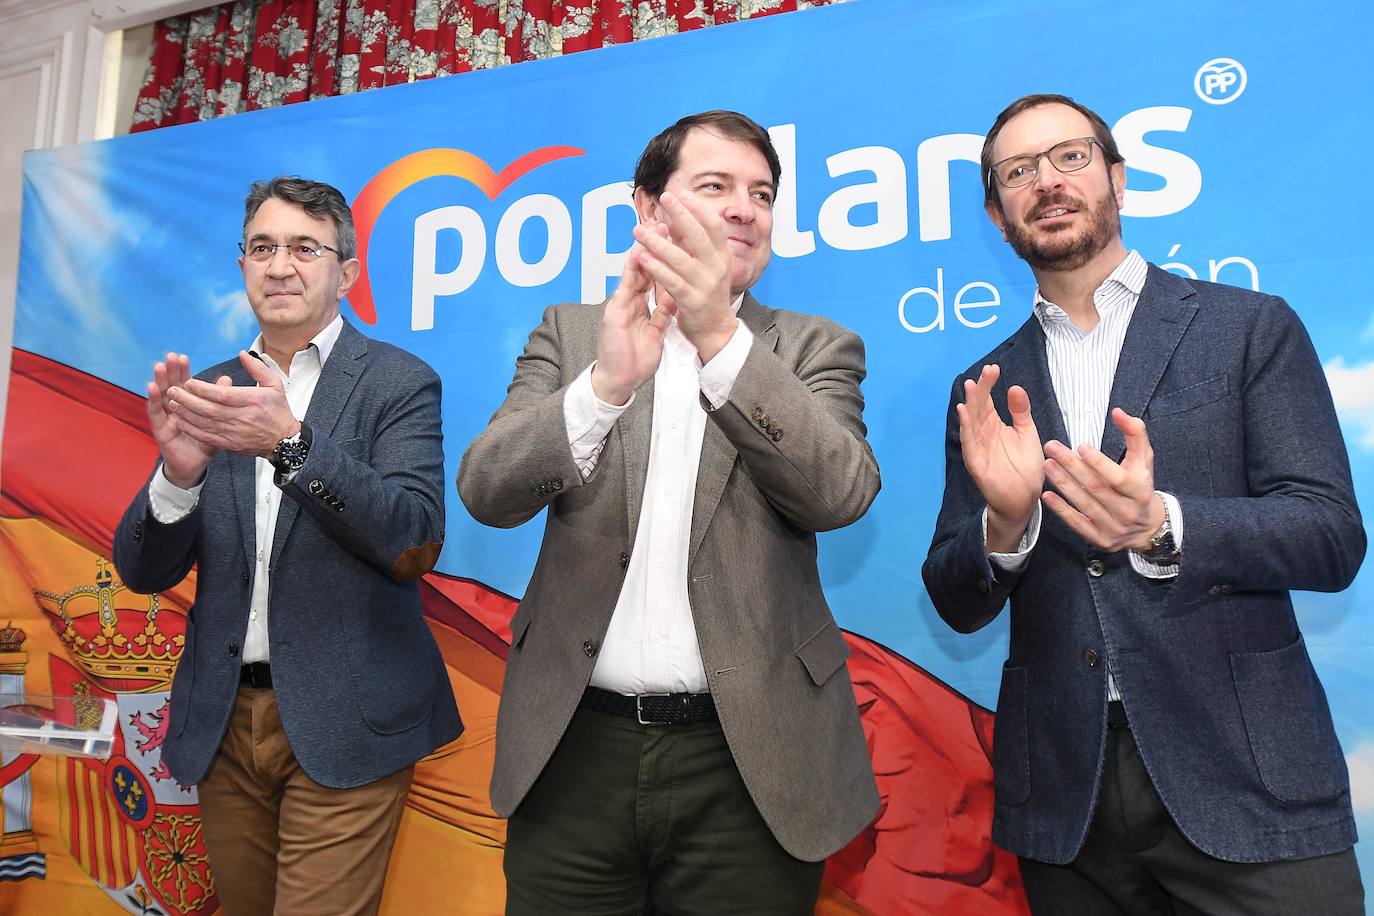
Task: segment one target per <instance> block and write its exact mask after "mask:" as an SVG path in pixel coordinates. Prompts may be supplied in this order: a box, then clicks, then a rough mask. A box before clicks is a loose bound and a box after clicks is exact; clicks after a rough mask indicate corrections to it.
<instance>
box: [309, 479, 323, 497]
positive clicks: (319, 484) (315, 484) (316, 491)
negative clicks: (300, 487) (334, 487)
mask: <svg viewBox="0 0 1374 916" xmlns="http://www.w3.org/2000/svg"><path fill="white" fill-rule="evenodd" d="M306 489H308V490H309V491H310V493H311V495H312V496H319V495H320V494H321V493H323V492H324V481H323V480H319V479H315V480H312V481H310V486H309V487H307V488H306Z"/></svg>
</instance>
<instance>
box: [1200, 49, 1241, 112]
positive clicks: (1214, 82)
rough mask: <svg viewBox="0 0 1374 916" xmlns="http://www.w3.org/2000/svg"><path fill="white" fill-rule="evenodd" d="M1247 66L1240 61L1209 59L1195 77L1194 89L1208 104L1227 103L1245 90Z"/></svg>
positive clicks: (1226, 58) (1238, 96)
mask: <svg viewBox="0 0 1374 916" xmlns="http://www.w3.org/2000/svg"><path fill="white" fill-rule="evenodd" d="M1245 82H1246V77H1245V68H1244V67H1242V66H1241V65H1240V61H1238V60H1232V59H1231V58H1229V57H1217V58H1214V59H1212V60H1209V61H1207V63H1205V64H1203V65H1202V69H1200V70H1198V72H1197V75H1196V76H1194V77H1193V91H1194V92H1196V93H1197V97H1198V98H1200V99H1202V100H1203V101H1204V102H1206V103H1207V104H1208V105H1225V104H1226V103H1228V102H1234V101H1235V100H1236V99H1238V98H1240V95H1241V93H1242V92H1244V91H1245Z"/></svg>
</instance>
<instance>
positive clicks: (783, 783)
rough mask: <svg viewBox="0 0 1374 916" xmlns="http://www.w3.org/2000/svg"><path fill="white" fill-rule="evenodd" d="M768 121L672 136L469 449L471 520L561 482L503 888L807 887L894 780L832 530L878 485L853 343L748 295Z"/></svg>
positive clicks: (676, 892)
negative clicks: (866, 726) (877, 774)
mask: <svg viewBox="0 0 1374 916" xmlns="http://www.w3.org/2000/svg"><path fill="white" fill-rule="evenodd" d="M779 171H780V167H779V162H778V158H777V154H776V153H775V152H774V150H773V146H772V143H771V142H770V141H769V138H768V134H767V133H766V132H765V131H764V130H763V129H762V128H761V127H759V126H758V125H757V124H756V123H754V122H753V121H752V120H750V119H749V118H747V117H745V116H743V115H740V114H736V113H734V112H723V111H713V112H705V113H703V114H698V115H692V116H689V117H687V118H683V119H682V120H680V121H678V122H677V123H676V124H674V125H673V126H671V127H669V128H668V129H666V130H665V131H663V132H662V133H661V134H659V135H658V136H657V137H655V138H654V139H653V140H652V141H651V142H650V143H649V145H648V147H647V148H646V149H645V151H644V153H643V155H642V156H641V157H640V161H639V164H638V166H637V167H636V170H635V191H634V201H635V208H636V211H637V213H638V217H639V223H638V225H637V226H636V227H635V230H634V235H635V240H636V243H635V245H634V247H633V248H632V249H631V252H630V254H629V256H628V258H627V261H626V264H625V269H624V273H623V274H622V276H621V280H620V285H619V287H618V288H617V290H616V291H615V293H614V294H613V295H612V296H611V298H610V299H609V300H608V301H606V302H604V303H601V304H597V305H578V304H565V305H558V306H554V307H551V308H549V309H548V310H547V311H546V312H545V313H544V318H543V321H542V323H541V324H540V325H539V326H538V327H537V328H536V329H535V330H534V332H533V333H532V334H531V335H530V339H529V343H528V344H527V346H526V347H525V351H524V353H523V354H522V355H521V356H520V358H519V359H518V360H517V362H516V373H515V379H514V381H513V382H512V383H511V385H510V389H509V391H508V393H507V396H506V400H505V403H504V404H502V405H501V408H500V409H499V410H498V411H497V412H496V414H495V416H493V417H492V419H491V422H490V423H489V424H488V426H487V428H486V430H484V431H483V432H482V434H481V435H480V436H478V437H477V439H476V441H474V442H473V444H472V445H471V447H470V448H469V449H468V451H467V453H466V454H465V455H464V456H463V463H462V467H461V469H460V470H459V472H458V491H459V494H460V495H461V496H462V499H463V502H464V504H466V505H467V507H468V509H469V511H471V512H472V514H473V516H474V517H475V518H477V519H478V520H479V521H481V522H483V523H485V524H489V525H496V526H500V527H513V526H515V525H519V524H522V523H524V522H526V521H528V520H529V519H531V518H533V517H534V516H535V515H537V514H538V513H539V512H540V511H541V510H543V509H545V508H546V507H547V508H548V514H547V516H546V522H545V533H544V541H543V547H542V549H541V550H540V554H539V560H538V562H537V564H536V566H535V569H534V573H533V576H532V578H531V580H530V584H529V588H528V590H527V591H526V593H525V598H524V600H523V601H522V602H521V604H520V608H519V610H518V611H517V612H516V614H515V617H514V619H513V620H512V621H511V637H512V638H511V652H510V658H509V662H508V665H507V668H506V681H505V686H504V688H503V691H502V697H501V710H500V715H499V721H498V726H497V739H496V764H495V773H494V776H493V779H492V788H491V795H492V801H493V804H494V805H495V807H496V810H497V812H499V813H500V814H503V815H506V816H508V817H510V830H509V837H508V842H507V847H506V866H505V867H506V877H507V884H508V903H507V912H508V913H520V914H523V913H595V914H598V916H605V914H612V913H626V914H639V913H644V912H650V911H655V910H656V911H659V912H673V913H679V912H684V913H685V912H692V913H698V912H700V913H722V912H732V913H745V912H748V913H779V914H781V913H789V914H791V913H810V912H811V911H812V910H813V908H814V905H815V900H816V896H817V892H818V889H819V886H820V880H821V872H822V868H823V860H824V859H825V858H826V857H827V856H829V855H830V854H831V853H833V852H835V851H836V850H838V849H840V848H841V847H843V846H844V845H845V844H846V843H847V842H848V841H849V840H850V839H851V838H852V837H854V836H855V835H856V834H857V833H858V832H859V831H860V830H862V829H863V828H864V827H865V826H866V825H867V824H868V823H869V822H870V820H871V819H872V818H873V816H874V814H875V812H876V809H877V804H878V795H877V789H876V787H875V785H874V781H873V773H872V766H871V764H870V762H869V758H868V753H867V748H866V746H865V743H864V736H863V732H862V729H861V728H860V725H859V717H858V712H857V709H856V707H855V702H854V693H853V686H852V684H851V682H850V679H849V674H848V671H847V669H846V667H845V658H846V656H847V655H848V649H847V648H846V646H845V643H844V640H843V638H842V637H841V635H840V631H839V629H838V628H837V627H836V625H835V621H834V618H833V617H832V615H831V612H830V608H829V607H828V606H827V605H826V602H825V596H824V594H823V593H822V591H821V586H820V576H819V573H818V571H817V568H816V535H815V533H816V532H817V531H825V530H829V529H833V528H839V527H842V526H844V525H848V524H850V523H852V522H854V521H856V520H857V519H858V518H859V517H860V516H862V515H863V514H864V512H865V511H867V509H868V506H869V504H870V503H872V501H873V498H874V497H875V496H876V495H877V492H878V488H879V479H878V466H877V463H876V462H875V461H874V459H873V454H872V451H871V450H870V449H869V446H868V443H867V442H866V441H865V427H864V423H863V396H862V395H861V393H860V391H859V385H860V382H861V381H862V380H863V378H864V374H865V373H864V351H863V343H862V341H861V340H860V339H859V338H858V336H856V335H855V334H853V333H851V332H849V331H847V330H845V329H844V328H842V327H840V326H838V325H836V324H835V323H834V322H832V321H829V320H827V319H825V318H821V317H818V316H814V315H803V314H798V313H795V312H786V311H781V310H776V309H770V308H766V307H765V306H763V305H760V304H759V303H758V302H757V301H756V300H755V299H754V298H753V297H752V296H750V295H749V294H748V292H747V291H748V289H749V287H750V286H752V285H753V284H754V282H755V281H756V280H757V279H758V278H759V275H760V274H761V273H762V272H763V269H764V267H765V266H766V265H767V263H768V258H769V255H770V253H771V247H770V243H771V236H772V207H773V198H774V196H775V194H776V191H777V182H778V174H779Z"/></svg>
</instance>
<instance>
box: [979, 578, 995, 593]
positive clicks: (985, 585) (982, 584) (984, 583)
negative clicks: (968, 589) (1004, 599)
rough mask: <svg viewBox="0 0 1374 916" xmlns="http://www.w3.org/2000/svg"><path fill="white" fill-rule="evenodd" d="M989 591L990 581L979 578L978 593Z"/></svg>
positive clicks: (990, 588) (990, 587)
mask: <svg viewBox="0 0 1374 916" xmlns="http://www.w3.org/2000/svg"><path fill="white" fill-rule="evenodd" d="M990 591H992V583H990V582H988V580H987V579H979V580H978V593H979V594H980V595H986V594H987V593H988V592H990Z"/></svg>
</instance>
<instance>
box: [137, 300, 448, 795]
mask: <svg viewBox="0 0 1374 916" xmlns="http://www.w3.org/2000/svg"><path fill="white" fill-rule="evenodd" d="M220 375H228V376H230V377H231V378H233V380H234V384H235V385H251V384H252V380H251V379H250V378H249V376H248V374H247V373H246V372H245V371H244V369H243V367H242V366H241V365H239V361H238V360H237V359H234V360H230V361H229V362H225V363H221V364H220V365H218V366H214V367H212V368H210V369H208V370H206V371H205V372H202V373H201V374H200V376H199V377H200V378H203V379H207V380H211V381H213V380H214V379H215V378H218V377H219V376H220ZM439 398H440V384H439V377H438V376H437V375H436V374H435V373H434V371H433V370H432V369H430V367H429V366H428V365H426V364H425V363H424V362H423V361H421V360H420V359H418V358H416V357H414V356H412V355H410V354H409V353H406V352H405V351H404V350H400V349H397V348H396V347H393V346H391V345H389V344H385V343H380V342H378V341H374V340H369V339H368V338H366V337H364V336H363V335H361V334H359V333H358V332H357V331H356V330H354V329H353V327H352V326H351V325H349V324H348V323H347V322H345V323H344V327H343V331H342V333H340V335H339V339H338V342H337V343H336V344H335V346H334V349H333V351H332V352H331V354H330V356H329V359H328V361H326V362H325V364H324V369H323V371H322V372H321V374H320V380H319V383H318V384H317V386H316V388H315V393H314V396H313V397H312V398H311V401H310V408H309V410H307V411H306V415H305V422H306V423H308V424H309V425H310V428H311V431H312V433H313V441H312V444H311V447H310V455H309V457H308V458H307V459H306V462H305V465H304V466H303V467H302V468H301V469H300V470H299V471H298V472H297V473H296V475H295V477H294V478H293V479H292V480H291V482H290V483H287V484H285V485H284V486H282V488H281V489H282V494H283V496H284V497H285V498H284V499H282V501H281V506H280V509H279V513H278V516H277V526H276V529H275V534H274V536H273V541H272V558H271V561H270V568H271V571H272V581H271V595H270V597H269V599H268V600H269V616H268V638H269V644H270V646H271V652H272V686H273V689H274V690H275V693H276V701H277V708H278V711H279V712H280V715H281V723H282V728H283V730H284V731H285V732H286V737H287V740H288V741H289V742H290V744H291V750H292V751H293V752H294V754H295V756H296V760H297V761H298V762H299V763H300V765H301V768H302V769H303V770H305V772H306V773H307V774H309V776H310V778H311V779H314V780H315V781H316V782H318V783H320V784H321V785H324V786H329V787H331V788H349V787H352V786H358V785H363V784H366V783H369V782H373V781H374V780H377V779H380V778H381V777H383V776H386V775H388V774H390V773H394V772H396V771H398V770H400V769H402V768H404V767H406V766H409V765H410V764H412V763H414V762H415V761H416V760H418V759H419V758H421V757H423V756H424V755H426V754H428V753H429V752H430V751H432V750H434V749H435V748H436V747H439V746H440V745H442V744H445V743H447V742H449V741H452V740H453V739H454V738H457V737H458V735H459V734H460V733H461V732H462V729H463V726H462V722H461V721H460V720H459V718H458V708H457V705H456V704H455V703H454V699H453V691H452V688H451V687H450V685H449V681H448V674H447V671H446V670H445V667H444V661H443V657H442V656H441V655H440V654H439V649H438V646H437V645H436V644H435V642H434V637H433V635H432V634H431V633H430V631H429V628H428V626H426V624H425V621H424V617H423V615H422V613H421V610H420V595H419V590H418V586H417V585H416V583H415V580H416V579H418V578H419V577H420V576H422V575H423V574H424V573H426V572H428V571H429V570H430V569H431V568H432V567H433V565H434V562H435V560H436V559H437V558H438V555H439V548H440V546H441V544H442V543H443V538H444V485H443V484H444V481H443V478H444V454H443V432H442V429H441V426H440V424H441V417H440V412H439ZM254 461H255V459H253V458H250V457H247V456H244V455H237V454H232V453H229V452H220V453H219V454H217V455H215V457H214V458H213V459H212V460H211V462H210V467H209V468H208V470H207V472H206V477H205V484H204V488H203V489H202V490H201V492H200V500H199V502H198V503H197V505H196V508H195V509H194V510H192V512H191V513H190V515H188V516H187V517H186V518H184V519H182V520H181V521H179V522H176V523H175V524H171V525H164V524H162V523H160V522H158V521H157V519H156V518H154V516H153V515H152V513H151V512H150V511H149V508H148V488H147V485H146V484H145V485H144V486H143V487H141V488H139V491H138V493H137V494H136V495H135V496H134V499H133V502H132V503H131V504H130V505H129V508H128V510H127V511H126V512H125V513H124V517H123V519H122V520H121V521H120V523H119V527H118V528H117V529H116V531H115V541H114V562H115V568H116V569H118V571H119V575H120V578H121V579H122V580H123V581H124V584H125V585H127V586H128V587H129V588H131V589H133V590H135V591H138V592H156V591H162V590H165V589H168V588H171V587H172V586H174V585H176V584H177V583H178V582H180V581H181V580H182V579H183V578H184V577H185V576H186V574H187V572H188V571H189V570H190V569H191V565H192V564H193V563H198V564H199V571H198V573H197V576H198V578H197V582H196V600H195V604H194V605H193V607H192V608H191V611H190V613H189V615H188V617H187V621H186V646H185V648H184V650H183V652H182V656H181V662H180V664H179V665H178V666H177V672H176V678H175V680H174V681H173V683H172V696H171V710H170V712H169V721H168V728H167V738H166V741H165V743H164V744H163V747H162V759H163V760H165V761H166V762H167V766H168V769H169V770H170V771H171V773H172V775H173V776H174V777H175V778H176V779H177V781H178V782H181V783H186V784H190V783H195V782H199V781H200V780H201V779H202V778H203V777H204V776H205V774H206V773H207V772H208V771H209V769H210V765H211V763H212V762H213V761H214V758H215V755H216V753H217V752H218V750H219V745H220V741H221V740H222V739H223V737H224V733H225V730H226V729H227V728H228V725H229V717H230V713H231V712H232V711H233V707H234V697H235V695H236V693H237V690H238V678H239V667H240V665H241V664H242V661H243V660H242V659H241V658H240V657H239V652H240V648H241V645H242V643H243V638H244V634H245V633H246V632H247V629H248V611H249V606H248V605H249V600H250V597H251V595H252V588H253V583H252V576H253V572H254V569H255V566H256V564H255V562H254V557H255V555H256V551H257V545H256V535H255V531H254V514H253V501H254V482H255V481H254ZM154 473H156V471H155V472H154Z"/></svg>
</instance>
